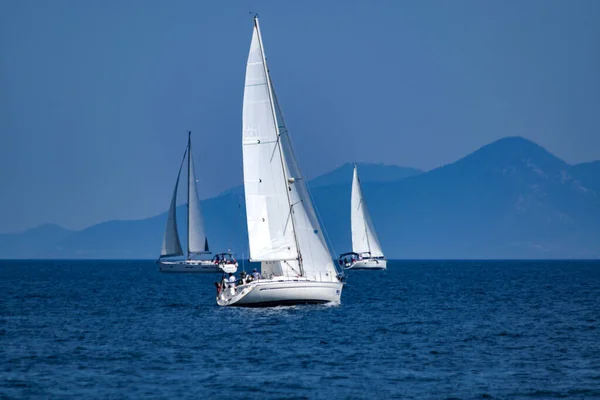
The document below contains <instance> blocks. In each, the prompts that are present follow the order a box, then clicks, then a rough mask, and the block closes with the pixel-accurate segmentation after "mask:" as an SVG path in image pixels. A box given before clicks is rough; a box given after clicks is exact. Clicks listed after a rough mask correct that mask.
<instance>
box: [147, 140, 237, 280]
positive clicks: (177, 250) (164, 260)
mask: <svg viewBox="0 0 600 400" xmlns="http://www.w3.org/2000/svg"><path fill="white" fill-rule="evenodd" d="M186 157H187V161H188V163H187V169H188V181H187V254H186V257H185V259H184V260H171V258H172V257H181V256H183V255H184V254H183V249H182V248H181V242H180V240H179V233H178V231H177V214H176V212H177V189H178V187H179V178H180V177H181V170H182V169H183V163H184V162H185V159H186ZM208 254H211V251H210V249H209V247H208V238H207V237H206V234H205V231H204V221H203V218H202V212H201V210H200V199H199V198H198V192H197V190H196V173H195V172H194V161H193V157H192V133H191V132H188V144H187V147H186V148H185V152H184V153H183V159H182V160H181V165H180V166H179V172H178V173H177V180H176V181H175V190H174V191H173V196H172V197H171V206H170V207H169V214H168V217H167V227H166V230H165V236H164V239H163V244H162V250H161V252H160V258H159V259H158V261H157V263H158V264H159V270H160V271H161V272H221V271H226V272H235V271H236V270H237V266H238V264H237V261H236V260H235V258H234V257H233V254H232V253H219V254H216V255H215V256H214V257H213V258H212V259H206V258H204V259H198V258H192V256H194V255H199V256H202V255H208Z"/></svg>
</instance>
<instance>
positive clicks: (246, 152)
mask: <svg viewBox="0 0 600 400" xmlns="http://www.w3.org/2000/svg"><path fill="white" fill-rule="evenodd" d="M254 21H255V23H254V31H253V33H252V42H251V44H250V52H249V54H248V62H247V65H246V82H245V87H244V105H243V140H242V143H243V164H244V188H245V196H246V218H247V222H248V238H249V239H248V240H249V244H250V259H251V260H252V261H282V260H296V259H297V258H298V248H297V245H296V238H295V234H294V231H293V226H292V224H293V223H292V220H291V207H290V201H289V195H288V193H287V191H288V190H289V189H288V186H287V183H286V180H287V178H286V175H285V172H284V170H285V167H284V165H285V161H284V159H283V157H282V152H281V149H280V148H279V145H280V143H279V135H278V130H277V121H276V120H275V112H274V108H273V106H274V105H273V99H272V95H271V91H270V82H269V81H268V76H267V67H266V62H265V58H264V53H263V49H262V41H261V38H260V30H259V26H258V19H256V18H255V20H254Z"/></svg>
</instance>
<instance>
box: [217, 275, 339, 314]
mask: <svg viewBox="0 0 600 400" xmlns="http://www.w3.org/2000/svg"><path fill="white" fill-rule="evenodd" d="M342 287H343V283H341V282H339V281H325V282H323V281H317V280H313V279H309V278H303V277H274V278H271V279H260V280H257V281H252V282H249V283H246V284H243V285H239V286H236V287H235V289H232V288H224V289H222V291H221V292H220V293H219V295H218V296H217V303H218V304H219V305H221V306H236V307H273V306H281V305H299V304H325V303H339V301H340V296H341V291H342ZM232 291H233V292H234V293H233V294H232V293H231V292H232Z"/></svg>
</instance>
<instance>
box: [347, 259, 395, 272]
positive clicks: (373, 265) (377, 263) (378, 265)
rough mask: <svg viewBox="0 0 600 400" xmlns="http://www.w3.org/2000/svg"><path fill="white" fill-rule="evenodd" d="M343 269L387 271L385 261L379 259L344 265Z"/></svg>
mask: <svg viewBox="0 0 600 400" xmlns="http://www.w3.org/2000/svg"><path fill="white" fill-rule="evenodd" d="M344 268H345V269H387V260H384V259H381V258H367V259H364V260H358V261H355V262H353V263H352V264H346V266H345V267H344Z"/></svg>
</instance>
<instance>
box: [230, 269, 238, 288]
mask: <svg viewBox="0 0 600 400" xmlns="http://www.w3.org/2000/svg"><path fill="white" fill-rule="evenodd" d="M235 281H237V279H236V278H235V275H234V274H232V273H231V272H230V273H229V287H232V288H234V289H235Z"/></svg>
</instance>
